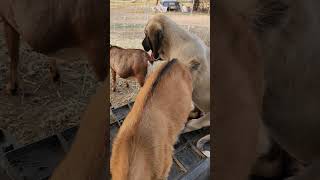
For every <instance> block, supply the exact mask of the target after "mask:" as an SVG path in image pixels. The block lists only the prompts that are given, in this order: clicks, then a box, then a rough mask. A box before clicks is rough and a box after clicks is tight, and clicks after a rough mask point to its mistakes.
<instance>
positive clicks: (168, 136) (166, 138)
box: [110, 59, 192, 180]
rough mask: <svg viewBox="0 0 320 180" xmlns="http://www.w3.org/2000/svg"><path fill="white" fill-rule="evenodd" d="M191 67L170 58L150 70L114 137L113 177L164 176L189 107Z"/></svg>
mask: <svg viewBox="0 0 320 180" xmlns="http://www.w3.org/2000/svg"><path fill="white" fill-rule="evenodd" d="M191 81H192V77H191V72H190V69H188V68H187V67H186V66H185V65H183V64H182V63H179V62H178V61H177V60H175V59H173V60H171V61H169V62H168V63H164V64H162V65H160V66H159V68H158V69H157V70H155V72H153V73H152V74H150V76H149V77H148V78H147V80H146V83H145V85H144V86H143V87H142V88H141V90H140V91H139V94H138V95H137V98H136V101H135V103H134V106H133V108H132V110H131V111H130V113H129V114H128V116H127V118H126V119H125V121H124V123H123V124H122V126H121V128H120V129H119V132H118V134H117V136H116V138H115V140H114V143H113V147H112V155H111V163H110V165H111V174H112V179H113V180H160V179H161V180H165V179H167V177H168V175H169V171H170V167H171V164H172V154H173V145H174V144H175V142H176V140H177V136H178V135H179V133H180V131H181V130H182V129H183V127H184V124H185V122H186V121H187V118H188V115H189V113H190V111H191V110H192V83H191Z"/></svg>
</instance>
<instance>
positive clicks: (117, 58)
mask: <svg viewBox="0 0 320 180" xmlns="http://www.w3.org/2000/svg"><path fill="white" fill-rule="evenodd" d="M148 61H149V62H151V63H153V59H152V58H151V56H150V55H149V54H148V53H147V52H145V51H144V50H142V49H124V48H121V47H118V46H112V45H111V46H110V68H111V75H112V83H113V86H112V90H113V91H116V85H117V84H116V75H117V74H118V75H119V76H120V77H121V78H124V79H126V78H130V77H133V78H135V79H136V80H137V81H138V83H139V84H140V87H142V86H143V84H144V81H145V78H146V75H147V71H148ZM126 85H127V87H129V84H128V82H126Z"/></svg>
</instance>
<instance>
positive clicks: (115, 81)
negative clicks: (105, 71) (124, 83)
mask: <svg viewBox="0 0 320 180" xmlns="http://www.w3.org/2000/svg"><path fill="white" fill-rule="evenodd" d="M111 75H112V91H113V92H115V91H116V86H117V79H116V78H117V77H116V76H117V74H116V71H114V70H113V69H111Z"/></svg>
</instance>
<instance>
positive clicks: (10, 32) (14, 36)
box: [4, 20, 20, 95]
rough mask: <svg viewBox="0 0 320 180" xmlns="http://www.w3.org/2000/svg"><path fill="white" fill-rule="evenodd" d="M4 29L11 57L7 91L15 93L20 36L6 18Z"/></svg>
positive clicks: (11, 93)
mask: <svg viewBox="0 0 320 180" xmlns="http://www.w3.org/2000/svg"><path fill="white" fill-rule="evenodd" d="M4 31H5V36H6V42H7V47H8V53H9V56H10V59H11V63H10V79H9V82H8V84H7V86H6V93H7V94H9V95H14V94H16V92H17V89H18V83H17V74H18V72H17V68H18V61H19V41H20V37H19V34H18V32H17V31H16V30H15V29H14V28H13V27H12V26H11V25H10V24H9V23H8V22H6V21H5V20H4Z"/></svg>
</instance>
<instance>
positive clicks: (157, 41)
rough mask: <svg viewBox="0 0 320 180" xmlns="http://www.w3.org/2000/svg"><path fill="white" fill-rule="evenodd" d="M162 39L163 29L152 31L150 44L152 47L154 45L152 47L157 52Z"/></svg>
mask: <svg viewBox="0 0 320 180" xmlns="http://www.w3.org/2000/svg"><path fill="white" fill-rule="evenodd" d="M162 39H163V31H162V30H161V29H159V30H157V31H156V32H155V33H154V37H153V42H152V45H151V46H152V47H154V49H153V51H154V52H158V51H159V49H160V48H161V44H162Z"/></svg>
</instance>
